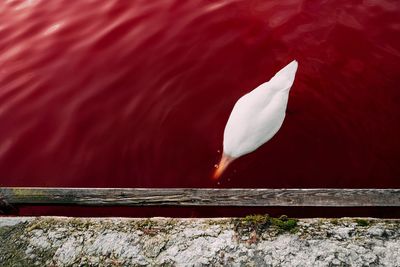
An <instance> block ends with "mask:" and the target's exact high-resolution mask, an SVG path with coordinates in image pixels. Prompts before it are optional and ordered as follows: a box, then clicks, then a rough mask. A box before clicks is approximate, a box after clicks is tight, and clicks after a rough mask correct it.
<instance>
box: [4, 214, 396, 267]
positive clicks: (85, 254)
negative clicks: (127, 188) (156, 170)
mask: <svg viewBox="0 0 400 267" xmlns="http://www.w3.org/2000/svg"><path fill="white" fill-rule="evenodd" d="M0 263H1V264H0V265H1V266H160V265H163V266H203V265H204V266H208V265H212V266H227V265H228V266H400V221H399V220H379V219H360V218H354V219H351V218H344V219H300V220H295V219H290V218H287V217H285V216H283V217H280V218H271V217H269V216H261V215H254V216H247V217H245V218H233V219H171V218H152V219H123V218H110V219H100V218H93V219H85V218H82V219H77V218H63V217H38V218H29V219H24V218H15V217H14V218H12V217H11V218H10V217H8V218H7V217H3V218H0Z"/></svg>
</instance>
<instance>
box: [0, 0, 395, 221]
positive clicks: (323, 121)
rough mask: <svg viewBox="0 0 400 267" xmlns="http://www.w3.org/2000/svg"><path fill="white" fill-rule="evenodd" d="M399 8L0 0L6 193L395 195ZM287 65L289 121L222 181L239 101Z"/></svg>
mask: <svg viewBox="0 0 400 267" xmlns="http://www.w3.org/2000/svg"><path fill="white" fill-rule="evenodd" d="M399 12H400V2H399V1H398V0H392V1H390V0H379V1H375V0H364V1H355V0H353V1H349V0H343V1H340V0H331V1H322V0H321V1H314V0H302V1H300V0H287V1H261V0H260V1H249V0H237V1H200V0H192V1H180V0H167V1H161V0H160V1H145V0H144V1H139V0H136V1H117V0H114V1H113V0H108V1H101V0H93V1H67V0H65V1H61V0H54V1H37V0H30V1H28V0H27V1H12V0H9V1H2V2H1V3H0V174H1V178H0V186H68V187H256V188H257V187H262V188H265V187H272V188H279V187H378V188H387V187H391V188H399V187H400V181H399V177H400V88H399V84H400V38H399V32H400V17H399ZM292 59H297V60H298V62H299V70H298V72H297V76H296V80H295V83H294V85H293V87H292V89H291V92H290V98H289V104H288V110H287V117H286V119H285V122H284V124H283V127H282V128H281V130H280V131H279V132H278V134H277V135H276V136H275V137H274V138H273V139H272V140H271V141H270V142H268V143H267V144H265V145H264V146H263V147H261V148H260V149H258V150H257V151H255V152H254V153H252V154H249V155H247V156H244V157H242V158H240V159H239V160H237V161H236V162H234V163H233V164H232V165H231V166H230V168H229V169H228V170H227V172H226V173H225V174H224V176H223V177H222V179H221V180H220V182H219V184H217V183H216V182H215V181H213V180H212V179H211V178H210V175H211V173H212V171H213V166H214V164H215V163H217V161H218V159H219V157H220V152H219V151H220V150H221V148H222V135H223V129H224V127H225V123H226V121H227V118H228V116H229V113H230V111H231V109H232V107H233V104H234V103H235V102H236V100H237V99H238V98H239V97H240V96H242V95H243V94H245V93H247V92H248V91H250V90H252V89H253V88H255V87H256V86H258V85H259V84H260V83H263V82H265V81H267V80H268V79H269V78H270V77H271V76H272V75H273V74H274V73H275V72H276V71H278V70H279V69H280V68H281V67H283V66H284V65H286V64H287V63H288V62H290V61H291V60H292ZM103 211H104V210H103ZM41 212H42V213H46V212H48V213H51V212H53V213H54V212H56V213H57V212H60V209H58V208H52V209H48V210H46V209H42V210H41ZM85 212H86V211H85ZM135 212H137V210H136V211H135ZM139 212H140V211H139ZM191 212H192V211H191ZM207 212H208V211H207ZM207 212H205V213H201V212H200V214H205V215H208V214H214V213H212V212H211V213H207ZM26 213H29V210H27V211H26ZM77 213H79V211H77ZM94 213H95V214H97V213H96V212H94ZM100 213H101V212H100ZM100 213H99V214H100ZM128 213H129V212H128ZM175 213H176V214H178V213H179V211H175ZM217 213H218V212H217ZM85 214H86V213H85ZM194 214H199V213H196V212H194Z"/></svg>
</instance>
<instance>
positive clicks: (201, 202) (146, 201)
mask: <svg viewBox="0 0 400 267" xmlns="http://www.w3.org/2000/svg"><path fill="white" fill-rule="evenodd" d="M0 196H2V197H3V198H4V199H5V200H6V201H7V203H9V204H11V205H21V204H23V205H85V206H252V207H267V206H307V207H372V206H375V207H400V189H319V188H315V189H314V188H313V189H210V188H39V187H0Z"/></svg>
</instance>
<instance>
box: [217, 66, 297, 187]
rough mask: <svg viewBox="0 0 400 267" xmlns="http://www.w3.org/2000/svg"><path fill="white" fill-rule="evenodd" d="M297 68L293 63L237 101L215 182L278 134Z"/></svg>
mask: <svg viewBox="0 0 400 267" xmlns="http://www.w3.org/2000/svg"><path fill="white" fill-rule="evenodd" d="M297 65H298V64H297V61H296V60H293V61H292V62H290V63H289V64H288V65H287V66H286V67H284V68H283V69H281V70H280V71H279V72H277V73H276V74H275V76H274V77H272V78H271V80H269V81H268V82H266V83H263V84H261V85H260V86H258V87H257V88H256V89H254V90H253V91H251V92H249V93H247V94H245V95H244V96H242V97H241V98H240V99H239V100H238V101H237V102H236V104H235V106H234V107H233V110H232V112H231V115H230V116H229V119H228V122H227V124H226V126H225V131H224V144H223V147H224V151H223V154H222V157H221V161H220V163H219V164H218V165H216V170H215V172H214V175H213V178H214V179H218V178H219V177H220V176H221V174H222V173H223V171H224V170H225V169H226V167H228V165H229V164H230V163H231V162H232V161H234V160H235V159H237V158H239V157H241V156H243V155H245V154H247V153H250V152H252V151H254V150H256V149H257V148H258V147H260V146H261V145H263V144H264V143H265V142H267V141H268V140H270V139H271V138H272V137H273V136H274V135H275V134H276V132H278V130H279V128H280V127H281V125H282V123H283V120H284V118H285V112H286V106H287V102H288V97H289V90H290V88H291V87H292V84H293V82H294V78H295V75H296V71H297Z"/></svg>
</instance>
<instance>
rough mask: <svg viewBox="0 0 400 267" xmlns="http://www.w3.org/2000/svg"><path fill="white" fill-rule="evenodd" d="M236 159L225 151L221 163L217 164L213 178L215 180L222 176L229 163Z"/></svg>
mask: <svg viewBox="0 0 400 267" xmlns="http://www.w3.org/2000/svg"><path fill="white" fill-rule="evenodd" d="M234 160H235V158H234V157H231V156H228V155H226V154H225V153H223V154H222V157H221V160H220V162H219V164H218V165H216V169H215V171H214V174H213V176H212V178H213V179H214V180H218V179H219V177H221V175H222V173H223V172H224V171H225V170H226V168H227V167H228V166H229V164H231V163H232V161H234Z"/></svg>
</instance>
